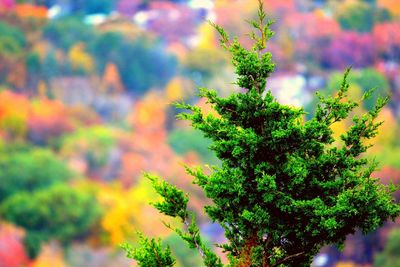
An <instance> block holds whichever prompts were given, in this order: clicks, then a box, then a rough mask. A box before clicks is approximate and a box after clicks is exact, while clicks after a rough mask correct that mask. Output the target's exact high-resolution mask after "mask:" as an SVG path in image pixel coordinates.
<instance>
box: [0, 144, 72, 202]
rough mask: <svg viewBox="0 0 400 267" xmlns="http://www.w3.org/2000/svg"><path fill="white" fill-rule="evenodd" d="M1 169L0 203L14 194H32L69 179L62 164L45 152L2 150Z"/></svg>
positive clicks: (67, 170)
mask: <svg viewBox="0 0 400 267" xmlns="http://www.w3.org/2000/svg"><path fill="white" fill-rule="evenodd" d="M0 168H1V172H0V181H1V182H0V202H1V201H4V200H5V199H6V198H8V197H10V196H12V195H15V194H17V193H20V192H33V191H36V190H39V189H43V188H47V187H49V186H51V185H54V184H57V183H63V182H66V181H68V180H69V179H70V178H72V173H71V171H70V170H69V169H68V168H67V166H66V165H65V163H64V162H63V161H62V160H60V159H58V158H57V157H56V155H55V154H54V153H52V152H51V151H50V150H46V149H29V150H27V151H26V150H21V151H18V150H17V151H15V150H13V149H12V148H10V149H9V150H5V151H2V152H1V156H0Z"/></svg>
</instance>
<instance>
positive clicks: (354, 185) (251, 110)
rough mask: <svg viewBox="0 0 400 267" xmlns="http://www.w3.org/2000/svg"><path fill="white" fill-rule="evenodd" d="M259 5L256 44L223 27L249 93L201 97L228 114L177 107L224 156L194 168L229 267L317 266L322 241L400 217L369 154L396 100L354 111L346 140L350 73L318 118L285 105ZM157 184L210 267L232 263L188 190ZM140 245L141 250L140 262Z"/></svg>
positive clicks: (164, 208)
mask: <svg viewBox="0 0 400 267" xmlns="http://www.w3.org/2000/svg"><path fill="white" fill-rule="evenodd" d="M259 3H260V5H259V6H260V8H259V11H258V20H255V21H250V22H249V24H250V26H251V27H252V28H253V30H254V31H252V32H251V33H250V34H249V36H250V38H251V39H253V40H254V46H253V48H252V49H250V50H248V49H246V48H244V47H243V46H242V45H241V44H240V43H239V41H238V40H237V39H233V40H231V39H230V38H229V36H228V35H227V33H226V32H225V31H224V30H223V28H221V27H220V26H218V25H215V24H213V26H214V27H215V28H216V30H217V31H218V32H219V33H220V35H221V39H220V41H221V44H222V46H223V47H224V48H225V49H227V50H228V51H229V52H230V53H231V55H232V62H233V65H234V67H235V69H236V74H237V84H238V85H239V86H240V87H241V88H243V89H245V91H244V92H241V93H234V94H231V95H230V96H228V97H226V98H223V97H220V96H218V94H217V92H216V91H214V90H209V89H201V91H200V96H201V97H205V98H206V99H207V101H208V102H209V103H210V104H211V105H212V107H213V108H214V109H215V110H216V111H217V113H218V116H215V115H212V114H204V113H203V112H202V110H201V108H199V107H196V106H191V105H187V104H184V103H181V104H178V105H177V107H178V108H185V109H187V110H188V112H187V113H182V114H180V115H179V118H180V119H187V120H190V121H191V123H192V126H193V127H194V128H196V129H199V130H201V131H202V132H203V133H204V135H205V136H206V137H208V138H210V139H211V140H212V141H213V144H212V146H211V149H212V150H213V151H214V152H215V153H216V155H217V157H218V158H219V159H220V160H221V162H222V165H221V166H220V167H213V171H212V173H211V174H206V173H205V172H203V170H202V168H200V167H199V168H195V169H190V168H187V171H188V173H189V174H191V175H192V176H193V177H194V183H196V184H197V185H199V186H200V187H201V188H202V189H203V190H204V192H205V193H206V196H207V197H208V198H210V199H211V200H212V203H213V204H212V205H210V206H207V207H205V211H206V213H207V214H208V216H209V217H210V218H211V220H212V221H214V222H217V223H219V224H220V225H221V226H222V227H223V228H224V230H225V236H226V238H227V243H226V244H222V245H221V247H223V249H224V250H225V251H226V253H227V254H228V258H229V264H228V265H227V266H232V267H233V266H235V267H244V266H252V267H266V266H268V267H270V266H309V265H310V263H311V261H312V258H313V256H314V255H316V254H317V253H318V251H319V250H320V248H321V247H322V246H324V245H328V244H337V245H339V246H342V245H343V243H344V240H345V237H346V235H348V234H352V233H354V232H355V231H356V230H357V229H360V230H361V231H362V232H364V233H368V232H370V231H372V230H375V229H376V228H378V227H379V226H381V225H382V224H383V223H384V222H385V221H386V220H388V219H395V218H396V217H397V216H398V215H399V213H400V205H399V204H398V203H395V202H394V198H393V196H392V193H393V192H394V191H395V190H397V188H395V187H394V186H384V185H382V184H380V183H379V180H378V179H375V178H372V177H371V174H372V172H373V171H374V170H375V168H376V165H377V164H376V163H375V162H373V161H371V160H368V159H366V158H365V157H363V153H364V152H365V151H366V150H367V149H368V147H369V145H367V144H366V141H367V140H368V139H371V138H373V137H374V136H376V135H377V133H378V132H377V130H378V127H379V125H381V123H382V122H379V121H378V122H377V121H376V118H377V116H378V114H379V112H380V111H381V109H382V108H383V107H384V105H385V104H387V102H388V98H379V99H378V101H377V103H376V105H375V107H374V108H373V109H372V110H370V111H368V112H367V113H365V114H363V115H362V116H354V117H353V125H352V126H351V127H350V128H349V129H348V130H347V132H345V133H343V134H342V135H341V136H340V140H335V139H334V137H333V135H332V134H333V131H332V129H331V126H332V124H334V123H335V122H338V121H341V120H344V119H346V118H348V117H349V116H350V113H351V111H352V110H354V108H355V107H357V106H358V105H359V102H356V101H353V100H351V99H349V98H348V88H349V84H348V82H347V76H348V75H349V71H350V70H349V69H348V70H346V72H345V74H344V78H343V81H342V83H341V85H338V86H339V90H338V92H337V93H336V94H335V95H334V96H330V97H323V96H321V95H319V96H318V97H319V103H318V105H317V107H316V112H315V115H314V117H313V118H312V119H310V120H308V121H304V114H305V112H304V110H303V109H301V108H294V107H291V106H287V105H282V104H280V103H279V102H278V101H277V100H276V98H275V97H274V96H273V95H272V93H271V91H270V90H268V84H267V78H268V77H269V76H270V74H271V73H272V72H273V70H274V63H273V62H272V57H271V54H270V53H269V52H267V51H266V50H267V48H268V47H267V42H268V40H269V38H270V37H271V36H272V34H273V33H272V31H271V29H270V26H271V24H272V22H271V21H270V20H266V14H265V12H264V10H263V6H262V2H261V1H259ZM371 94H372V91H369V92H368V93H366V94H365V95H364V96H363V98H362V99H361V100H360V101H363V100H365V99H367V98H369V97H370V95H371ZM151 180H152V181H153V184H154V186H155V188H156V190H157V192H158V193H159V194H160V195H161V196H162V197H163V199H164V200H163V202H161V203H157V204H156V205H155V206H156V208H158V209H159V211H160V212H162V213H164V214H167V215H169V216H172V217H178V218H180V219H181V221H182V223H183V225H184V227H183V230H182V229H174V230H175V231H177V233H178V234H179V235H180V236H181V237H182V238H183V239H184V240H185V241H187V243H188V244H189V246H191V247H193V248H197V249H198V250H199V252H200V254H201V255H202V257H203V259H204V264H205V266H210V267H211V266H213V267H215V266H224V265H223V264H222V263H221V261H220V259H219V258H218V257H217V256H216V255H215V254H214V253H213V252H212V250H210V249H209V248H207V247H206V246H205V245H204V243H203V241H202V239H201V237H200V232H199V229H198V227H197V225H196V223H195V220H194V215H193V214H191V213H189V212H188V211H187V207H186V204H187V196H186V195H185V194H184V193H183V192H182V191H181V190H179V189H177V188H176V187H174V186H172V185H169V184H168V183H166V182H163V181H161V180H159V179H158V178H155V177H152V178H151ZM143 245H144V247H148V248H149V249H150V248H154V247H155V246H154V244H153V243H150V242H147V244H146V242H142V246H143ZM142 249H143V247H142ZM160 249H161V248H160ZM140 251H141V250H136V252H137V253H136V254H135V253H133V254H132V255H133V258H135V259H136V260H138V263H139V265H141V258H140V257H139V256H138V255H139V254H138V253H139V252H140ZM158 253H159V252H157V253H156V254H158ZM135 255H136V256H135ZM168 255H170V254H168ZM141 266H149V265H141ZM154 266H164V265H154ZM168 266H169V265H168Z"/></svg>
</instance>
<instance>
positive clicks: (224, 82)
mask: <svg viewBox="0 0 400 267" xmlns="http://www.w3.org/2000/svg"><path fill="white" fill-rule="evenodd" d="M256 8H257V1H256V0H246V1H245V0H215V1H211V0H187V1H185V0H181V1H179V0H175V1H172V0H171V1H166V0H164V1H163V0H157V1H153V0H37V1H34V0H32V1H28V0H26V1H23V0H19V1H18V0H0V266H1V267H21V266H32V267H39V266H40V267H44V266H49V267H50V266H51V267H67V266H82V267H83V266H84V267H111V266H122V267H123V266H135V265H134V263H133V262H132V261H130V260H128V259H126V257H125V256H124V254H123V253H122V251H121V249H120V248H119V244H121V243H123V242H135V240H137V235H136V233H137V231H142V232H144V233H145V234H146V235H150V236H160V237H162V238H163V239H164V240H165V243H167V244H170V246H171V247H172V249H173V252H174V254H175V255H176V257H177V258H178V260H179V261H178V266H203V265H202V263H201V260H200V258H199V257H198V256H197V254H196V252H195V251H190V250H188V249H186V246H185V245H184V244H183V243H182V242H181V241H179V239H178V238H177V237H176V236H175V235H173V234H171V232H170V231H168V230H167V229H166V228H165V227H164V225H163V224H162V223H161V220H168V219H167V218H163V217H162V216H160V215H158V213H157V212H156V211H155V209H153V208H152V207H151V206H149V205H148V203H149V202H150V201H154V200H156V198H157V197H156V196H155V194H154V191H153V190H152V188H151V186H150V185H149V182H148V181H147V180H146V179H144V178H143V174H142V171H146V172H151V173H155V174H159V175H161V176H162V177H165V178H166V179H167V180H169V181H170V182H172V183H174V184H176V185H178V186H179V187H181V188H183V189H184V190H186V191H187V192H189V193H190V197H191V202H190V208H191V209H192V210H193V211H195V212H196V213H197V214H198V220H199V223H200V225H201V229H202V231H203V233H204V234H205V235H207V236H208V239H209V241H210V243H217V242H223V241H224V239H223V233H222V231H221V229H220V228H219V227H218V226H217V225H214V224H211V223H210V222H209V221H208V220H207V218H206V217H205V216H204V213H203V211H202V207H203V206H204V205H205V204H206V203H207V200H206V198H205V197H204V196H203V195H202V192H201V191H200V190H198V189H197V188H196V187H195V186H193V185H192V184H191V178H190V177H188V176H187V175H186V174H185V171H184V168H183V164H188V165H203V164H210V165H213V164H214V165H215V164H219V163H218V160H217V159H216V158H215V157H214V155H213V153H212V152H210V151H209V150H208V146H209V144H210V143H209V141H208V140H206V139H205V138H203V137H202V135H201V133H199V132H196V131H194V130H192V129H191V128H190V125H188V123H186V122H182V121H177V120H176V119H175V115H176V114H177V113H178V112H179V110H176V109H175V108H174V107H173V106H172V105H171V103H173V102H175V101H181V100H184V101H185V102H188V103H192V104H197V105H200V106H203V107H205V108H208V107H207V106H206V104H205V103H204V101H203V100H202V99H199V98H198V97H197V96H196V92H197V89H196V88H197V87H199V86H206V87H209V88H213V89H216V90H218V91H219V92H220V94H222V95H227V94H229V93H231V92H233V91H235V90H238V88H236V87H235V86H234V85H233V84H232V82H234V81H235V75H234V73H233V69H232V67H231V65H230V58H229V55H228V54H227V53H226V52H225V51H224V50H223V49H221V48H220V47H219V45H218V37H217V36H216V34H215V32H214V30H213V29H212V27H210V26H209V25H208V24H207V20H211V21H214V22H217V23H218V24H220V25H222V26H224V27H225V28H226V29H227V31H228V32H229V33H230V34H232V35H237V36H239V39H240V40H242V42H243V43H245V44H248V45H250V42H249V39H248V38H247V36H246V35H245V33H246V32H247V31H248V29H249V27H248V25H247V24H246V23H245V22H244V19H249V18H252V17H254V16H255V14H256ZM265 8H266V10H267V12H268V14H269V15H270V17H271V18H273V19H275V20H276V23H275V24H274V26H273V27H274V29H275V31H276V35H275V36H274V38H273V39H272V41H271V43H270V44H269V46H268V49H269V50H270V51H271V52H272V53H273V56H274V60H275V62H276V63H277V68H276V72H275V74H274V75H273V77H271V79H270V80H269V85H268V86H269V88H270V89H271V90H272V91H273V92H274V95H275V96H276V97H278V98H279V99H280V100H281V101H282V102H284V103H287V104H290V105H295V106H303V107H304V108H305V109H306V110H307V111H308V112H309V115H308V116H312V114H313V106H314V103H315V99H314V94H315V91H316V90H322V91H323V92H324V93H326V94H329V93H333V92H334V91H335V90H336V89H337V88H338V86H339V83H340V79H341V76H342V73H343V71H344V69H345V68H346V67H348V66H352V67H353V71H352V72H351V76H350V82H351V89H350V94H351V96H352V97H354V98H359V97H360V96H361V95H362V94H363V92H365V91H366V90H368V89H370V88H372V87H376V88H377V95H379V94H381V95H388V94H389V95H391V102H390V104H389V105H388V106H387V107H386V108H385V109H384V110H383V111H382V114H381V115H380V119H381V120H384V121H385V124H384V125H383V126H382V127H381V133H380V135H379V136H378V137H376V138H375V140H374V143H375V146H374V147H372V148H371V149H370V150H369V152H368V155H367V156H368V157H375V158H376V159H377V160H378V161H379V162H380V170H379V171H377V172H376V173H375V174H374V175H375V176H376V177H379V178H380V179H381V180H382V182H383V183H389V182H390V181H391V180H392V181H393V182H394V183H400V140H399V139H400V138H399V137H400V136H399V131H400V130H399V116H400V104H399V103H400V102H399V101H400V65H399V64H400V62H399V60H400V2H399V0H364V1H362V0H326V1H324V0H319V1H318V0H314V1H312V0H285V1H281V0H268V1H267V0H266V1H265ZM375 99H376V97H375ZM373 101H374V99H372V101H368V102H366V103H364V104H363V105H362V106H361V107H360V108H358V109H357V111H356V113H362V112H363V111H365V110H367V109H369V108H371V107H372V106H373ZM349 125H351V121H344V122H340V123H336V124H335V125H333V128H334V131H335V135H336V136H339V135H340V133H342V132H343V131H345V129H347V128H348V127H349ZM396 197H397V198H398V199H399V198H400V194H397V196H396ZM171 223H176V222H171ZM314 266H320V267H321V266H337V267H351V266H376V267H382V266H383V267H398V266H400V220H397V222H388V223H387V224H385V225H384V226H383V227H382V228H381V229H379V230H377V231H376V232H374V233H371V234H369V235H368V236H362V235H361V234H360V233H356V234H355V235H352V236H349V237H348V238H347V241H346V246H345V248H344V249H343V250H341V251H339V250H338V249H337V248H335V247H327V248H324V249H323V250H322V251H321V253H320V255H319V256H318V257H316V259H315V262H314Z"/></svg>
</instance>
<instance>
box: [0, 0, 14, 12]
mask: <svg viewBox="0 0 400 267" xmlns="http://www.w3.org/2000/svg"><path fill="white" fill-rule="evenodd" d="M14 7H15V1H14V0H0V12H6V11H8V10H11V9H14Z"/></svg>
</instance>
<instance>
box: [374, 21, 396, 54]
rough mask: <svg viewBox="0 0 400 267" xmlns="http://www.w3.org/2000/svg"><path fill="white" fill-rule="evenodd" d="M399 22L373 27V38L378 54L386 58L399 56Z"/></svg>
mask: <svg viewBox="0 0 400 267" xmlns="http://www.w3.org/2000/svg"><path fill="white" fill-rule="evenodd" d="M399 29H400V22H386V23H382V24H377V25H375V27H374V29H373V38H374V42H375V44H376V48H377V49H378V52H380V53H382V54H384V55H386V56H396V53H397V54H399V55H400V31H399Z"/></svg>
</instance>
